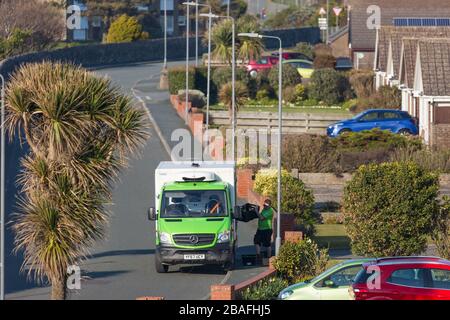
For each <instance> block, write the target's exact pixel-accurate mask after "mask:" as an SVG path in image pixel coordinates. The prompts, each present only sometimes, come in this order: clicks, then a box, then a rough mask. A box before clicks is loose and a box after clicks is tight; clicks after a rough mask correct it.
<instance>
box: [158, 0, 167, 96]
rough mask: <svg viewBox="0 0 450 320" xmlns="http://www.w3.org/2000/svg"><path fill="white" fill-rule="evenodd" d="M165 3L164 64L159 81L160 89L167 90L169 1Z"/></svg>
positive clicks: (165, 0)
mask: <svg viewBox="0 0 450 320" xmlns="http://www.w3.org/2000/svg"><path fill="white" fill-rule="evenodd" d="M162 1H164V6H163V8H164V64H163V68H162V71H161V77H160V79H159V89H160V90H166V89H168V87H169V83H168V74H167V0H162Z"/></svg>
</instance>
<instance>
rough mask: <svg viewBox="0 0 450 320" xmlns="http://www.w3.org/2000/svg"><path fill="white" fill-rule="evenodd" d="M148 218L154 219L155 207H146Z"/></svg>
mask: <svg viewBox="0 0 450 320" xmlns="http://www.w3.org/2000/svg"><path fill="white" fill-rule="evenodd" d="M148 220H150V221H156V210H155V208H149V209H148Z"/></svg>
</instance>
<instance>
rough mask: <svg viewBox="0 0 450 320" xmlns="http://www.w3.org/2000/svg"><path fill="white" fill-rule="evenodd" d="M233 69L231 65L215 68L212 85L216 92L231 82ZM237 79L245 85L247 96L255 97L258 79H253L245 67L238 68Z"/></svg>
mask: <svg viewBox="0 0 450 320" xmlns="http://www.w3.org/2000/svg"><path fill="white" fill-rule="evenodd" d="M231 78H232V70H231V68H229V67H220V68H215V69H214V70H213V71H212V74H211V87H212V88H214V90H215V92H218V91H220V89H221V88H222V87H223V86H224V85H225V84H227V83H230V82H231ZM236 81H240V82H242V83H243V84H244V85H245V88H246V91H247V96H248V97H250V98H254V97H255V96H256V92H257V84H256V80H255V79H252V78H251V77H250V76H249V74H248V72H247V71H246V70H245V69H236Z"/></svg>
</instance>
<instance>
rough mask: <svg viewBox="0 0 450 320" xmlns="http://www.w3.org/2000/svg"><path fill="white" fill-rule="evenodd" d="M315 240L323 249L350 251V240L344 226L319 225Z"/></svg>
mask: <svg viewBox="0 0 450 320" xmlns="http://www.w3.org/2000/svg"><path fill="white" fill-rule="evenodd" d="M315 227H316V235H315V236H314V237H313V240H314V241H316V242H317V244H318V245H319V246H320V247H321V248H329V249H350V239H349V238H348V237H347V233H346V232H345V228H344V225H342V224H318V225H316V226H315Z"/></svg>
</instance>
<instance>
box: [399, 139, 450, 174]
mask: <svg viewBox="0 0 450 320" xmlns="http://www.w3.org/2000/svg"><path fill="white" fill-rule="evenodd" d="M390 160H391V161H393V162H395V161H398V162H409V161H412V162H415V163H416V164H418V165H419V166H420V167H421V168H422V169H425V170H429V171H436V172H439V173H450V150H425V149H419V148H417V147H415V146H405V147H402V148H399V149H397V150H395V151H394V152H393V153H392V155H391V158H390Z"/></svg>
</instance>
